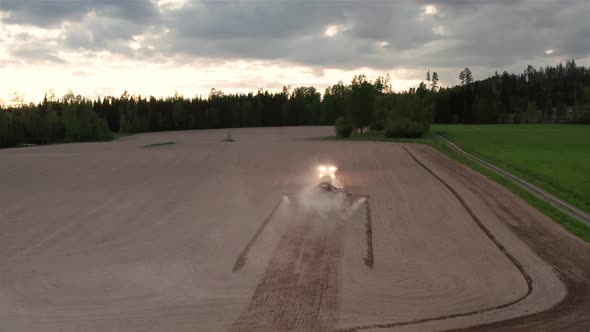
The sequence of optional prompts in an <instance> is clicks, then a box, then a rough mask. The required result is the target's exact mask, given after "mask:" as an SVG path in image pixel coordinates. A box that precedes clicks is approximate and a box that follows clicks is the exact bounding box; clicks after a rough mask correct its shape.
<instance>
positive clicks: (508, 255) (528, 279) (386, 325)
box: [338, 147, 533, 332]
mask: <svg viewBox="0 0 590 332" xmlns="http://www.w3.org/2000/svg"><path fill="white" fill-rule="evenodd" d="M402 149H403V150H404V151H406V152H407V153H408V155H409V156H410V157H411V158H412V159H413V160H414V161H415V162H416V163H417V164H418V165H420V166H421V167H422V168H423V169H424V170H426V171H427V172H428V173H430V175H432V176H433V177H434V178H435V179H436V180H437V181H439V182H440V183H441V184H442V185H443V186H444V187H445V188H447V189H448V190H449V191H450V192H451V193H452V194H453V196H455V198H457V200H458V201H459V203H461V205H462V206H463V208H464V209H465V211H467V213H469V215H470V216H471V218H472V219H473V221H474V222H475V223H476V224H477V225H478V226H479V228H480V229H481V230H482V231H483V232H484V233H485V234H486V236H487V237H488V238H489V239H490V240H491V241H492V242H493V243H494V244H495V245H496V247H498V249H499V250H500V251H501V252H502V253H503V254H504V256H506V258H508V260H510V262H511V263H512V264H513V265H514V266H515V267H516V268H517V269H518V271H519V272H520V274H521V275H522V277H523V278H524V280H525V282H526V284H527V292H526V293H525V294H524V295H523V296H521V297H519V298H517V299H514V300H512V301H509V302H507V303H504V304H500V305H497V306H494V307H490V308H484V309H479V310H472V311H468V312H462V313H457V314H451V315H444V316H439V317H431V318H423V319H416V320H410V321H405V322H395V323H380V324H372V325H362V326H355V327H350V328H343V329H339V330H338V332H353V331H360V330H368V329H376V328H393V327H401V326H408V325H414V324H420V323H427V322H432V321H437V320H444V319H452V318H457V317H464V316H471V315H476V314H480V313H484V312H488V311H492V310H497V309H503V308H507V307H509V306H511V305H514V304H516V303H518V302H520V301H522V300H524V299H525V298H527V297H528V296H529V295H530V294H531V293H532V291H533V279H532V278H531V276H530V275H529V274H528V272H527V271H526V270H525V269H524V267H523V265H522V264H521V263H520V262H519V261H518V260H517V259H516V258H515V257H514V256H513V255H512V254H511V253H510V252H509V251H508V250H507V249H506V247H504V245H503V244H502V243H500V241H498V239H497V238H496V237H495V236H494V234H492V232H491V231H490V230H489V229H488V228H487V227H486V226H485V225H484V224H483V223H482V222H481V220H479V218H478V217H477V215H476V214H475V213H474V212H473V210H472V209H471V208H470V207H469V205H467V203H466V202H465V200H464V199H463V197H462V196H461V195H459V193H458V192H457V191H456V190H455V189H454V188H453V187H452V186H451V185H450V184H448V183H447V182H446V181H445V180H443V179H442V178H441V177H440V176H438V175H437V174H436V173H434V172H433V171H432V170H431V169H430V168H429V167H428V166H426V165H425V164H424V163H422V162H421V161H420V160H418V158H416V157H415V156H414V154H413V153H411V152H410V151H409V150H408V149H407V148H405V147H402Z"/></svg>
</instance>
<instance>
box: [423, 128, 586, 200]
mask: <svg viewBox="0 0 590 332" xmlns="http://www.w3.org/2000/svg"><path fill="white" fill-rule="evenodd" d="M432 131H433V132H434V133H436V134H440V135H442V136H445V137H447V138H449V139H451V140H452V141H453V142H455V143H456V144H458V145H459V146H460V147H461V148H463V149H464V150H465V151H467V152H469V153H471V154H473V155H475V156H477V157H480V158H481V159H484V160H486V161H489V162H491V163H493V164H495V165H497V166H500V167H502V168H504V169H506V170H507V171H509V172H511V173H513V174H514V175H517V176H519V177H521V178H523V179H525V180H527V181H529V182H531V183H533V184H536V185H537V186H539V187H541V188H543V189H545V190H547V191H548V192H551V193H553V194H554V195H556V196H558V197H560V198H561V199H563V200H565V201H567V202H569V203H570V204H572V205H574V206H577V207H578V208H580V209H582V210H585V211H590V126H582V125H579V126H578V125H436V126H433V127H432Z"/></svg>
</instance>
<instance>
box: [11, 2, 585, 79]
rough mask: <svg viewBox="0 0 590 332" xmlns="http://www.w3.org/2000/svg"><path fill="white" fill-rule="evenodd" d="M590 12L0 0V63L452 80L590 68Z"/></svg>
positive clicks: (554, 6) (473, 6) (569, 5)
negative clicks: (227, 66)
mask: <svg viewBox="0 0 590 332" xmlns="http://www.w3.org/2000/svg"><path fill="white" fill-rule="evenodd" d="M588 14H590V6H589V4H588V2H586V1H571V2H570V1H555V2H553V1H536V0H517V1H478V2H474V1H466V0H465V1H464V0H458V1H456V0H453V1H451V0H442V1H419V2H415V1H392V2H381V1H375V2H363V3H362V4H361V3H360V2H315V1H314V2H312V1H280V2H279V1H232V2H225V1H189V0H151V1H141V0H133V1H120V0H100V1H99V0H76V1H71V0H52V1H39V0H0V49H4V50H8V51H6V52H4V53H2V52H1V51H0V59H2V61H3V63H29V64H30V63H38V64H53V65H62V66H68V65H69V64H70V63H72V62H75V63H77V64H80V63H81V62H83V61H88V63H91V62H93V61H94V62H93V63H100V61H99V60H97V59H99V58H100V57H101V56H102V55H104V54H108V55H109V56H111V57H113V58H116V59H118V60H117V61H118V62H120V63H121V65H122V66H128V65H127V64H126V63H128V62H133V63H142V64H146V63H150V64H162V63H165V64H166V66H171V67H174V66H176V67H179V66H184V65H191V64H194V63H199V65H200V66H205V67H211V66H217V65H218V64H219V63H223V62H236V61H249V62H250V63H264V64H265V66H267V67H268V66H272V65H276V64H280V65H281V66H303V67H307V68H310V70H311V71H312V72H314V71H315V72H323V71H324V70H329V69H335V70H342V71H345V72H348V71H351V70H356V69H358V68H371V69H372V70H375V71H383V72H384V71H392V70H402V69H403V70H407V73H416V74H415V75H419V76H413V77H409V78H408V80H410V79H411V80H421V79H423V75H422V74H421V73H422V72H425V71H426V70H427V69H430V70H431V72H432V71H437V72H438V73H439V76H440V77H441V82H442V83H448V84H454V83H456V81H457V78H456V76H457V75H456V73H458V71H459V70H460V69H462V68H464V67H470V68H472V70H473V72H474V75H475V76H476V77H479V78H482V76H486V75H491V74H492V73H493V72H494V71H495V70H499V71H502V70H514V71H520V70H522V68H524V67H525V66H526V64H528V63H531V64H532V65H534V66H535V67H538V66H541V65H548V64H554V61H565V60H566V59H568V58H574V59H576V60H577V61H578V63H579V64H581V65H589V64H590V63H588V60H589V59H590V57H589V55H590V43H589V42H588V40H590V20H588V19H587V17H588ZM547 50H553V52H549V53H547ZM255 67H256V66H252V68H255ZM256 68H257V67H256ZM241 70H244V71H247V70H254V69H248V68H245V69H241ZM246 76H247V77H252V75H246ZM203 79H204V78H203ZM266 80H267V81H268V82H269V84H270V83H272V84H273V85H278V80H276V79H275V78H272V77H271V78H267V79H266ZM294 81H295V80H294ZM225 82H227V80H225ZM241 82H245V81H241ZM257 84H258V83H257ZM220 88H223V87H221V86H220Z"/></svg>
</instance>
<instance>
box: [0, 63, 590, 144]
mask: <svg viewBox="0 0 590 332" xmlns="http://www.w3.org/2000/svg"><path fill="white" fill-rule="evenodd" d="M438 79H439V78H438V74H437V73H436V72H433V73H432V75H430V72H428V73H426V81H425V82H423V83H421V84H420V85H419V86H418V87H416V88H412V89H410V90H409V91H405V92H399V93H395V92H393V91H392V89H391V84H390V79H389V76H388V75H386V76H380V77H378V78H377V79H376V80H374V81H369V80H367V78H366V77H365V76H364V75H358V76H355V77H354V78H353V80H352V81H351V83H350V84H344V83H343V82H338V83H337V84H335V85H333V86H330V87H328V88H327V89H326V90H325V91H324V93H323V95H321V94H320V92H319V91H317V90H316V89H315V88H314V87H297V88H294V89H292V90H291V89H289V88H287V87H285V88H284V89H283V91H281V92H269V91H264V90H259V91H258V92H257V93H249V94H224V93H223V92H222V91H219V90H215V89H212V90H211V93H210V94H209V96H208V97H207V98H201V97H195V98H186V97H183V96H179V95H176V96H174V97H168V98H155V97H142V96H132V95H129V94H128V93H124V94H123V95H122V96H120V97H110V96H109V97H104V98H99V99H96V100H89V99H86V98H84V97H82V96H79V95H78V96H76V95H74V94H73V93H71V92H70V93H68V94H67V95H65V96H63V97H62V98H56V97H55V96H54V95H53V94H47V95H46V96H45V98H44V100H43V101H42V102H41V103H39V104H24V103H23V102H22V100H19V99H18V98H15V100H13V101H12V104H11V106H7V107H0V146H4V147H6V146H16V145H21V144H47V143H53V142H68V141H97V140H108V139H110V138H112V137H113V133H138V132H150V131H165V130H185V129H208V128H236V127H269V126H301V125H333V124H334V123H335V122H336V120H337V119H338V124H339V128H340V131H339V133H340V134H342V135H348V134H350V132H351V131H353V130H357V131H362V130H364V128H368V129H370V130H379V131H383V132H384V134H385V135H389V136H407V137H414V136H420V135H422V134H423V133H424V132H425V131H427V130H428V127H429V125H430V123H431V122H435V123H555V122H569V123H586V124H589V123H590V68H586V67H583V66H577V65H576V63H575V61H573V60H572V61H568V62H567V63H566V65H565V66H564V65H562V64H559V65H558V66H555V67H549V66H548V67H546V68H539V69H535V68H533V67H531V66H528V68H526V70H524V72H523V73H521V74H509V73H507V72H504V73H502V74H498V73H496V74H495V75H494V76H492V77H489V78H487V79H484V80H479V81H476V80H474V79H473V76H472V74H471V71H470V70H469V69H468V68H465V70H463V71H461V72H460V73H459V79H460V81H461V84H460V85H457V86H453V87H448V88H439V87H438Z"/></svg>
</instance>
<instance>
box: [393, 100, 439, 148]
mask: <svg viewBox="0 0 590 332" xmlns="http://www.w3.org/2000/svg"><path fill="white" fill-rule="evenodd" d="M430 119H431V107H430V106H426V105H425V104H424V101H423V100H422V99H420V98H418V97H417V96H415V95H402V96H399V97H398V100H397V102H396V103H395V105H392V107H391V109H390V111H389V114H388V116H387V121H386V122H385V136H387V137H408V138H414V137H421V136H423V135H424V134H426V133H427V132H428V130H429V129H430Z"/></svg>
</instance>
